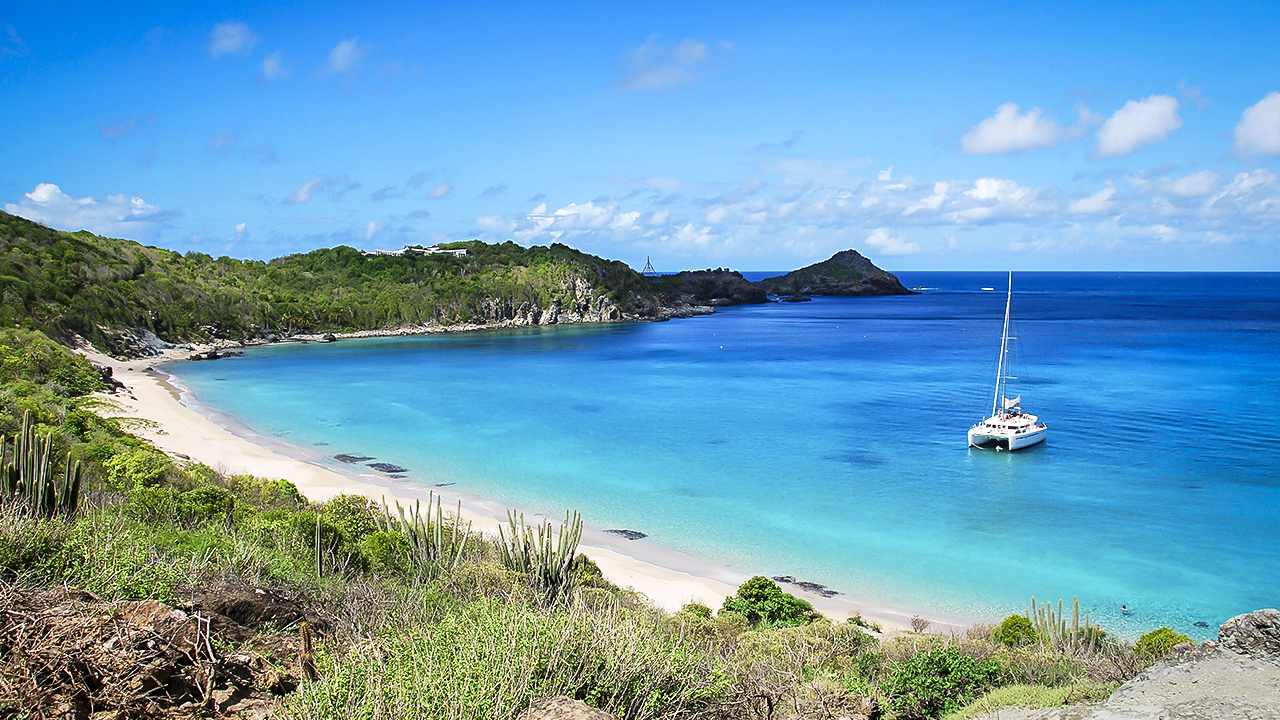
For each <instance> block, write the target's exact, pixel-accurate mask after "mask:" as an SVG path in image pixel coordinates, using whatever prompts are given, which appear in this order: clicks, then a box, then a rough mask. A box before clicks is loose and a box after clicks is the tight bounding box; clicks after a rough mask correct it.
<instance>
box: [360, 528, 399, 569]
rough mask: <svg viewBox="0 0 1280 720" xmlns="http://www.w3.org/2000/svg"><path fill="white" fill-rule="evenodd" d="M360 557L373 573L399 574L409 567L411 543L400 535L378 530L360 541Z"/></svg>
mask: <svg viewBox="0 0 1280 720" xmlns="http://www.w3.org/2000/svg"><path fill="white" fill-rule="evenodd" d="M360 557H361V558H363V559H364V564H365V565H366V566H367V567H368V568H369V569H370V570H372V571H373V572H376V573H382V574H385V575H392V574H399V573H402V572H404V571H405V568H406V567H408V562H409V541H408V540H405V539H404V536H403V535H401V534H400V533H393V532H386V531H385V530H378V531H376V532H373V533H370V534H368V535H366V536H364V538H363V539H362V540H361V541H360Z"/></svg>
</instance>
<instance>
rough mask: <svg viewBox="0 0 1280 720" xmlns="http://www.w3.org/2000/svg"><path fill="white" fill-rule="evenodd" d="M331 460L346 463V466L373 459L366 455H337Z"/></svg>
mask: <svg viewBox="0 0 1280 720" xmlns="http://www.w3.org/2000/svg"><path fill="white" fill-rule="evenodd" d="M333 459H334V460H337V461H338V462H344V463H347V464H348V465H354V464H356V463H358V462H364V461H365V460H372V459H373V458H371V457H369V456H368V455H348V454H347V453H339V454H337V455H334V456H333Z"/></svg>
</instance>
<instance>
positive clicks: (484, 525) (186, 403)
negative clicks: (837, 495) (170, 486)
mask: <svg viewBox="0 0 1280 720" xmlns="http://www.w3.org/2000/svg"><path fill="white" fill-rule="evenodd" d="M476 329H498V328H476ZM375 332H376V331H375ZM382 332H383V333H385V334H384V335H378V336H388V335H410V334H424V333H421V332H418V333H413V332H409V331H407V329H402V330H401V331H399V332H397V331H382ZM436 332H441V331H439V330H437V331H436ZM445 332H450V331H445ZM372 336H374V335H363V334H362V335H360V337H372ZM223 347H226V346H223ZM208 349H212V348H211V347H209V346H203V347H194V348H192V349H191V350H179V349H177V348H171V349H168V350H165V351H164V352H163V353H162V354H161V356H160V357H152V358H144V359H137V360H117V359H115V358H111V357H108V356H106V355H104V354H102V353H100V352H98V351H97V350H95V349H92V348H88V347H81V348H80V349H79V352H81V353H82V354H84V355H86V356H87V357H89V359H91V360H92V361H93V362H95V363H97V364H99V365H105V366H107V367H110V368H111V369H112V372H113V375H114V377H115V379H116V380H118V381H120V382H121V383H123V384H124V385H125V388H124V389H123V390H118V391H117V392H116V393H115V394H99V396H100V397H103V398H105V399H107V400H109V401H111V402H113V403H115V404H116V405H117V406H118V408H116V409H114V410H112V411H109V412H108V414H110V415H114V416H117V417H134V418H139V419H140V420H142V421H143V423H141V424H140V425H141V426H140V427H137V428H134V429H133V432H135V434H138V435H140V436H142V437H144V438H146V439H148V440H150V441H151V442H152V443H154V444H155V445H156V447H158V448H159V449H161V450H163V451H164V452H166V453H168V454H169V455H172V456H175V457H177V458H179V459H186V460H190V461H193V462H201V463H204V464H205V465H208V466H209V467H211V468H214V469H215V470H218V471H219V472H223V473H228V474H251V475H255V476H259V477H270V478H284V479H287V480H289V481H290V482H292V483H293V484H294V485H295V486H296V487H297V488H298V490H299V492H301V493H302V495H303V496H304V497H306V498H307V499H309V500H312V501H325V500H328V499H330V498H333V497H336V496H337V495H341V494H353V495H363V496H365V497H368V498H370V499H371V500H373V501H374V502H378V503H380V502H382V500H383V499H384V498H385V500H386V502H387V504H388V505H394V504H395V503H396V502H400V503H401V504H405V505H411V504H413V503H414V502H415V501H417V500H419V499H421V500H425V499H426V498H427V497H428V493H431V492H433V493H435V495H436V496H437V497H441V498H442V499H443V501H444V504H445V505H449V506H453V507H457V503H458V502H459V501H461V503H462V518H463V520H466V521H470V522H471V523H472V530H474V531H478V532H482V533H484V534H485V535H486V536H496V535H497V530H498V527H499V526H500V525H504V524H505V523H506V513H507V511H508V510H515V511H517V512H519V511H520V509H519V508H513V507H508V506H506V505H503V504H502V503H498V502H495V501H492V500H488V499H486V498H481V497H476V496H472V495H469V494H466V493H462V492H457V491H451V490H449V489H447V488H445V489H442V488H437V487H433V486H432V485H430V484H426V483H422V482H397V481H395V480H393V479H390V478H385V477H381V476H378V475H374V474H372V473H364V472H358V471H356V470H355V469H354V468H350V469H348V468H343V467H337V466H334V465H333V464H332V463H330V462H329V461H328V458H327V456H326V455H323V454H321V453H319V452H317V451H315V450H312V449H308V448H304V447H300V446H297V445H292V444H290V443H288V442H285V441H281V440H279V439H276V438H272V437H267V436H264V435H261V434H260V433H257V432H255V431H254V430H253V429H252V428H250V427H247V426H245V425H244V424H243V423H241V422H239V421H238V420H236V419H234V418H231V417H228V416H226V415H224V414H222V413H221V412H219V411H218V410H216V409H215V408H211V407H208V406H204V405H202V404H201V403H200V402H199V401H198V399H195V398H194V397H192V394H191V393H190V392H188V391H185V390H184V389H183V388H182V387H181V385H180V383H178V382H177V381H176V380H173V379H172V377H173V376H172V375H170V373H168V372H166V371H165V370H164V369H163V368H162V367H160V366H162V365H164V364H168V363H171V362H176V361H180V360H183V359H186V358H187V357H189V356H190V355H191V354H193V353H195V352H204V351H207V350H208ZM526 514H527V515H529V518H528V520H529V521H531V522H535V523H536V522H538V521H539V520H541V519H542V518H543V517H544V516H543V515H541V514H536V513H526ZM548 519H549V520H551V521H552V522H553V523H559V522H560V521H561V520H562V518H560V517H550V518H548ZM579 550H580V552H582V553H584V554H585V555H587V556H588V557H589V558H591V559H592V560H593V561H594V562H595V563H596V564H597V565H598V566H599V567H600V570H601V572H602V573H603V574H604V576H605V578H606V579H608V580H609V581H610V582H613V583H614V584H616V585H618V586H619V587H623V588H631V589H633V590H635V591H637V592H640V593H642V594H644V595H645V596H646V597H647V598H648V599H649V600H650V602H652V603H653V604H654V605H655V606H656V607H659V608H661V609H663V610H666V611H670V612H674V611H676V610H679V609H680V607H682V606H683V605H685V604H687V603H690V602H699V603H702V604H704V605H707V606H709V607H711V608H712V609H713V610H714V609H718V608H719V607H720V605H721V604H722V603H723V601H724V598H726V597H728V596H730V595H732V594H734V592H735V591H736V590H737V587H738V585H740V584H741V583H743V582H745V581H746V580H747V579H748V578H750V577H751V575H750V574H747V573H744V572H742V571H739V570H735V569H732V568H729V567H726V566H722V565H718V564H716V563H714V562H713V561H709V560H706V559H703V558H698V557H694V556H692V555H688V554H685V553H682V552H680V551H677V550H674V549H670V548H664V547H661V546H658V545H655V544H652V543H644V544H640V543H637V542H636V541H629V540H625V539H623V538H620V537H618V536H616V535H611V534H608V533H606V532H605V530H604V529H603V528H597V527H594V526H591V525H588V524H585V523H584V528H583V534H582V542H581V544H580V547H579ZM781 587H782V588H783V590H784V591H786V592H790V593H792V594H794V595H796V596H797V597H801V598H803V599H805V600H807V601H808V602H810V603H812V604H813V606H814V608H815V609H816V610H818V611H819V612H821V613H822V614H823V615H825V616H827V617H829V618H831V619H832V620H835V621H842V620H844V619H846V618H848V617H851V616H853V615H861V616H862V617H863V618H865V619H866V620H868V621H869V622H875V623H878V624H879V625H880V626H881V627H882V628H883V630H884V632H885V633H886V634H890V633H894V632H899V631H904V630H909V629H910V625H911V620H912V618H913V617H914V616H917V615H918V616H920V617H925V618H926V619H928V620H929V621H930V623H931V625H930V630H931V631H933V632H944V633H956V632H962V631H963V630H964V629H965V628H967V627H968V626H970V625H972V624H973V623H974V622H977V620H976V619H973V618H962V617H944V616H939V615H937V614H935V613H923V612H921V613H917V612H913V611H911V610H910V609H908V608H903V607H898V606H894V605H892V604H889V603H882V602H876V601H875V600H874V599H873V598H859V597H852V596H849V595H843V594H841V595H836V596H834V597H824V596H822V595H819V594H817V593H813V592H809V591H806V590H804V589H803V588H800V587H796V586H795V585H791V584H781Z"/></svg>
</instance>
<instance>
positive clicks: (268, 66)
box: [258, 50, 293, 82]
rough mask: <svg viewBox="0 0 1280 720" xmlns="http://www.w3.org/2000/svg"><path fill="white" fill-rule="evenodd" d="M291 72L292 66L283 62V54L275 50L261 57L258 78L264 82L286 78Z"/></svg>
mask: <svg viewBox="0 0 1280 720" xmlns="http://www.w3.org/2000/svg"><path fill="white" fill-rule="evenodd" d="M291 72H293V68H291V67H289V66H287V65H285V64H284V54H283V53H281V52H280V51H279V50H277V51H275V52H273V53H271V54H270V55H268V56H266V57H265V58H263V60H262V65H260V66H259V67H258V78H259V79H261V80H263V81H265V82H275V81H276V80H287V79H289V73H291Z"/></svg>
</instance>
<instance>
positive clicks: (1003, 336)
mask: <svg viewBox="0 0 1280 720" xmlns="http://www.w3.org/2000/svg"><path fill="white" fill-rule="evenodd" d="M1012 306H1013V270H1012V269H1011V270H1009V295H1008V296H1007V297H1006V298H1005V300H1004V330H1002V331H1001V332H1000V360H999V362H997V363H996V396H995V397H994V398H992V399H991V416H992V417H995V415H996V409H997V408H999V407H1000V396H1001V395H1002V394H1003V392H1002V390H1003V389H1004V360H1005V354H1006V353H1007V352H1008V349H1009V309H1010V308H1011V307H1012Z"/></svg>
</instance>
